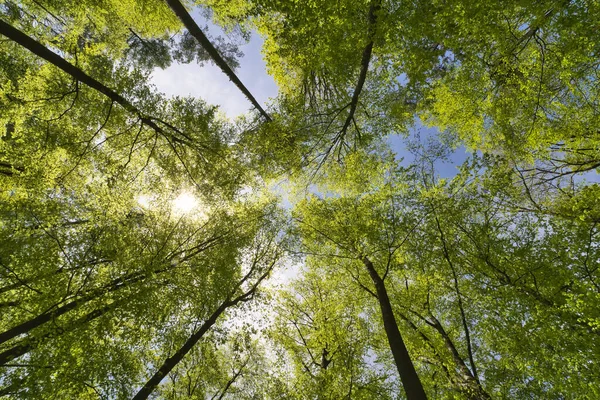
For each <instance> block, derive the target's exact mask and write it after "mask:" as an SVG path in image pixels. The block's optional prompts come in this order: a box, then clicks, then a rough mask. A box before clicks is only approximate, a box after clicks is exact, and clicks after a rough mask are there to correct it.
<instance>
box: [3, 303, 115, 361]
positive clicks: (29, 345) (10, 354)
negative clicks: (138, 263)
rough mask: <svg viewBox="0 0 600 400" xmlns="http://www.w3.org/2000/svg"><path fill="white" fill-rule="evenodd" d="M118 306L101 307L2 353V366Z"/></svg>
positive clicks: (113, 304)
mask: <svg viewBox="0 0 600 400" xmlns="http://www.w3.org/2000/svg"><path fill="white" fill-rule="evenodd" d="M116 305H117V304H116V302H115V303H112V304H109V305H106V306H104V307H101V308H99V309H97V310H94V311H91V312H89V313H87V314H86V315H84V316H83V317H81V318H78V319H77V320H75V321H73V322H71V323H69V325H68V327H67V328H58V329H56V330H54V331H52V332H48V333H46V334H44V335H42V336H41V337H37V338H31V339H27V340H25V341H23V342H21V343H19V344H17V345H15V346H13V347H11V348H10V349H8V350H6V351H3V352H2V353H0V365H4V364H6V363H7V362H9V361H12V360H14V359H15V358H17V357H20V356H22V355H23V354H27V353H29V352H30V351H31V350H33V349H35V348H36V347H37V346H38V345H39V344H40V343H41V342H42V341H44V340H46V339H50V338H53V337H56V336H59V335H61V334H63V333H65V332H68V331H72V330H74V329H77V328H79V327H80V326H82V325H84V324H86V323H88V322H90V321H93V320H94V319H96V318H98V317H100V316H102V315H104V314H106V313H107V312H108V311H110V310H112V309H114V308H115V307H116Z"/></svg>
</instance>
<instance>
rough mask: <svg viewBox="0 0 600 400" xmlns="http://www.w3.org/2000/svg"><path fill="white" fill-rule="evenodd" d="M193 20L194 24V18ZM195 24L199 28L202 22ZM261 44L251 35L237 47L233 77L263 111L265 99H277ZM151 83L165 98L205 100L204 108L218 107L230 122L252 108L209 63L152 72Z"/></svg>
mask: <svg viewBox="0 0 600 400" xmlns="http://www.w3.org/2000/svg"><path fill="white" fill-rule="evenodd" d="M194 17H196V15H195V16H194ZM196 20H197V21H198V18H196ZM198 22H199V25H200V26H202V22H201V21H198ZM209 31H211V33H213V34H219V33H221V34H222V31H221V32H219V30H218V29H217V28H215V27H214V26H213V27H211V28H210V29H209ZM262 43H263V40H262V38H261V37H260V36H259V35H258V34H256V33H254V34H253V35H252V37H251V39H250V42H249V43H247V44H245V45H243V46H240V49H241V50H242V52H243V53H244V57H243V58H241V59H240V60H239V61H240V67H239V68H238V69H237V70H236V71H235V73H236V75H237V76H238V77H239V78H240V80H241V81H242V83H243V84H244V85H245V86H246V87H247V88H248V90H249V91H250V93H252V94H253V95H254V97H255V98H256V100H257V101H258V102H259V103H260V104H261V105H263V107H264V106H265V105H266V104H267V103H268V101H269V98H274V97H275V96H277V85H276V84H275V81H273V78H271V77H270V76H269V75H268V74H267V71H266V64H265V62H264V61H263V58H262V54H261V48H262ZM151 81H152V83H153V84H154V85H156V87H157V88H158V90H159V91H161V92H163V93H165V94H166V95H168V96H194V97H198V98H201V99H203V100H205V101H206V102H207V103H208V104H215V105H219V106H220V110H221V111H222V112H223V113H224V114H225V115H226V116H227V117H229V118H231V119H234V118H235V117H237V116H239V115H242V114H244V113H246V112H247V111H248V110H250V109H251V108H252V105H251V104H250V102H249V101H248V100H247V99H246V98H245V97H244V95H243V94H242V93H241V92H240V91H239V89H238V88H237V87H236V86H235V85H234V84H233V83H232V82H231V81H229V78H227V76H225V74H224V73H223V72H221V70H220V69H219V68H218V67H217V66H215V65H214V64H212V63H210V62H207V63H205V65H204V66H199V65H198V64H196V63H190V64H179V63H173V65H171V66H170V67H169V68H167V69H164V70H161V69H159V68H156V69H155V70H154V72H153V73H152V78H151Z"/></svg>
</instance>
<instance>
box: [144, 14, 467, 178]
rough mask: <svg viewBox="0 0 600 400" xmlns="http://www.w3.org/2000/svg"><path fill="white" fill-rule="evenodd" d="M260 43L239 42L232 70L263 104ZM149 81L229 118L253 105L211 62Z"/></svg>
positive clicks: (452, 164)
mask: <svg viewBox="0 0 600 400" xmlns="http://www.w3.org/2000/svg"><path fill="white" fill-rule="evenodd" d="M192 14H193V17H194V19H195V20H196V22H197V23H198V25H200V26H201V27H202V26H204V25H208V31H209V33H210V34H211V35H213V36H217V35H221V36H225V37H227V34H226V33H225V32H223V31H222V30H221V29H220V28H219V27H217V26H215V25H214V24H212V23H211V22H210V21H207V20H206V19H205V18H204V17H203V16H201V15H200V13H199V12H194V13H192ZM262 44H263V39H262V38H261V37H260V36H259V35H258V34H257V33H253V34H252V36H251V39H250V41H249V42H248V43H247V44H245V45H243V46H240V49H241V50H242V52H243V53H244V56H243V57H242V58H241V59H240V60H239V63H240V66H239V68H237V70H236V71H235V73H236V75H237V76H238V77H239V78H240V80H241V81H242V83H244V85H245V86H246V87H247V88H248V90H249V91H250V93H252V94H253V95H254V97H255V98H256V99H257V101H258V102H259V103H260V104H261V105H262V106H263V108H264V107H266V106H267V105H268V103H269V99H272V98H274V97H276V96H277V85H276V83H275V81H274V80H273V78H272V77H271V76H269V75H268V74H267V71H266V63H265V61H264V60H263V57H262V53H261V48H262ZM151 81H152V83H153V84H154V85H155V86H156V87H157V88H158V90H159V91H161V92H163V93H164V94H166V95H167V96H193V97H197V98H201V99H203V100H205V101H206V102H207V103H208V104H213V105H219V108H220V110H221V112H223V113H224V115H225V116H227V117H228V118H230V119H231V120H233V119H235V118H236V117H238V116H240V115H242V114H244V113H246V112H247V111H249V110H250V109H251V108H252V105H251V104H250V102H249V101H248V100H247V99H246V98H245V97H244V95H243V94H242V93H241V92H240V91H239V90H238V88H237V87H236V86H235V85H234V84H233V83H232V82H231V81H229V79H228V78H227V76H226V75H225V74H224V73H223V72H222V71H221V70H220V69H219V68H218V67H217V66H215V65H214V64H212V63H210V62H207V63H205V64H204V65H203V66H200V65H198V64H196V63H190V64H179V63H173V64H172V65H171V66H170V67H169V68H166V69H164V70H161V69H159V68H157V69H155V70H154V71H153V73H152V78H151ZM417 133H419V134H420V138H421V142H426V141H427V138H429V137H435V136H436V134H437V130H436V129H434V128H427V127H424V126H422V125H421V124H420V123H419V122H418V121H417V123H416V125H415V127H414V128H413V129H412V130H411V134H410V136H411V137H412V138H414V137H415V135H416V134H417ZM387 142H388V144H389V145H390V147H391V148H392V150H393V151H394V152H395V153H396V154H397V158H398V159H403V160H404V162H403V164H404V165H408V163H410V162H411V161H413V160H414V156H413V155H412V154H410V153H409V152H408V151H407V150H406V145H405V139H404V138H403V137H401V136H399V135H390V136H389V137H388V138H387ZM467 156H468V154H467V152H466V151H465V149H464V148H458V149H456V150H455V151H453V152H452V153H451V154H450V156H449V157H448V159H447V160H446V161H437V162H436V163H435V168H436V172H437V173H438V174H439V176H440V177H441V178H450V177H453V176H454V175H455V174H456V173H457V172H458V170H457V166H459V165H460V164H462V162H463V161H464V160H465V159H466V158H467Z"/></svg>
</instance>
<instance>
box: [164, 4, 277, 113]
mask: <svg viewBox="0 0 600 400" xmlns="http://www.w3.org/2000/svg"><path fill="white" fill-rule="evenodd" d="M165 1H166V2H167V4H168V5H169V7H171V9H172V10H173V12H174V13H175V15H177V17H178V18H179V19H180V20H181V22H182V23H183V25H184V26H185V27H186V28H187V30H188V31H189V32H190V34H192V36H194V38H195V39H196V40H197V41H198V43H200V45H201V46H202V47H203V48H204V50H206V52H207V53H208V54H209V55H210V57H211V58H212V59H213V61H214V62H215V64H217V66H218V67H219V68H221V71H223V73H224V74H225V75H227V77H228V78H229V80H231V82H233V83H234V84H235V86H237V87H238V89H240V91H241V92H242V93H244V96H246V98H247V99H248V100H250V102H251V103H252V105H253V106H254V107H256V109H257V110H258V112H260V114H261V115H262V116H263V118H264V119H266V120H267V121H271V117H270V116H269V114H267V112H266V111H265V110H264V109H263V108H262V107H261V105H260V104H259V103H258V101H256V99H255V98H254V96H252V93H250V91H249V90H248V89H247V88H246V86H244V84H243V83H242V81H241V80H240V79H239V78H238V77H237V75H236V74H235V73H234V72H233V70H232V69H231V68H230V67H229V65H227V62H226V61H225V60H224V59H223V57H221V55H220V54H219V51H218V50H217V49H216V48H215V46H213V45H212V43H211V42H210V40H208V38H207V37H206V35H205V34H204V32H202V30H201V29H200V27H199V26H198V24H196V22H194V19H193V18H192V16H191V15H190V14H189V13H188V12H187V10H186V9H185V7H184V6H183V4H181V2H179V0H165Z"/></svg>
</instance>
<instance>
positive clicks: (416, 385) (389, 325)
mask: <svg viewBox="0 0 600 400" xmlns="http://www.w3.org/2000/svg"><path fill="white" fill-rule="evenodd" d="M362 262H363V264H364V265H365V267H366V268H367V271H368V272H369V276H370V277H371V280H372V281H373V284H374V285H375V290H376V292H377V299H378V300H379V307H380V309H381V317H382V318H383V326H384V328H385V333H386V335H387V339H388V343H389V344H390V349H391V350H392V355H393V356H394V361H395V362H396V368H398V373H399V374H400V380H401V381H402V386H404V390H405V391H406V398H407V399H408V400H426V399H427V396H426V395H425V390H424V389H423V385H422V384H421V380H420V379H419V376H418V375H417V371H416V370H415V367H414V365H413V363H412V361H411V359H410V356H409V354H408V350H407V349H406V346H405V344H404V340H403V339H402V336H401V335H400V330H399V329H398V323H397V322H396V318H395V317H394V311H393V309H392V305H391V303H390V298H389V297H388V294H387V289H386V288H385V284H384V282H383V279H381V277H380V276H379V274H378V273H377V271H376V270H375V267H374V266H373V263H372V262H371V260H369V259H368V258H367V257H362Z"/></svg>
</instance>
